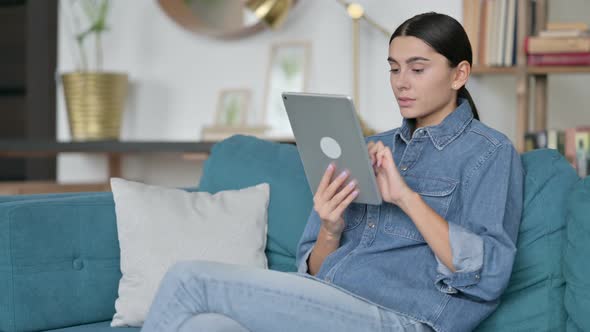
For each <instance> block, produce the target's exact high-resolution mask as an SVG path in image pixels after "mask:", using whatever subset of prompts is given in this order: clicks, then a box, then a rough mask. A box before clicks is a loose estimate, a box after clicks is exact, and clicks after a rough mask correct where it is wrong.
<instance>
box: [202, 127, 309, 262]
mask: <svg viewBox="0 0 590 332" xmlns="http://www.w3.org/2000/svg"><path fill="white" fill-rule="evenodd" d="M262 182H267V183H269V184H270V201H269V206H268V236H267V245H266V256H267V258H268V265H269V268H271V269H273V270H278V271H296V270H297V269H296V267H295V254H296V250H297V243H298V242H299V238H300V237H301V234H302V233H303V229H304V228H305V224H306V223H307V219H308V217H309V214H310V212H311V208H312V201H313V197H312V194H311V191H310V189H309V185H308V184H307V178H306V177H305V172H304V170H303V165H302V163H301V159H300V158H299V153H298V152H297V148H296V147H295V146H294V145H291V144H279V143H273V142H269V141H265V140H260V139H257V138H254V137H250V136H242V135H236V136H233V137H231V138H229V139H226V140H224V141H223V142H220V143H218V144H216V145H215V146H214V147H213V150H212V153H211V155H210V156H209V158H208V159H207V161H206V163H205V165H204V168H203V174H202V176H201V181H200V183H199V190H202V191H206V192H210V193H216V192H218V191H222V190H231V189H241V188H244V187H249V186H253V185H256V184H259V183H262Z"/></svg>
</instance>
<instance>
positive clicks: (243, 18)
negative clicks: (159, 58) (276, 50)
mask: <svg viewBox="0 0 590 332" xmlns="http://www.w3.org/2000/svg"><path fill="white" fill-rule="evenodd" d="M158 2H159V4H160V7H162V9H163V10H164V12H166V14H167V15H168V16H169V17H170V18H172V20H174V21H175V22H176V23H177V24H179V25H180V26H182V27H183V28H185V29H187V30H189V31H191V32H193V33H198V34H201V35H207V36H211V37H215V38H222V39H234V38H240V37H245V36H249V35H251V34H253V33H255V32H258V31H261V30H263V29H264V28H266V27H271V28H278V27H280V26H281V24H282V23H283V22H284V20H285V19H286V17H287V14H288V12H289V10H290V9H291V8H292V7H293V6H294V5H295V4H296V3H297V2H298V0H158Z"/></svg>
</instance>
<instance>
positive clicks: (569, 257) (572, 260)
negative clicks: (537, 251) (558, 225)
mask: <svg viewBox="0 0 590 332" xmlns="http://www.w3.org/2000/svg"><path fill="white" fill-rule="evenodd" d="M567 222H568V225H567V241H566V245H565V259H564V266H563V272H564V273H563V274H564V277H565V280H566V286H565V308H566V310H567V313H568V320H567V325H566V328H567V331H568V332H575V331H590V278H588V276H590V259H588V257H590V176H589V177H586V178H585V179H584V180H580V181H578V183H576V185H575V186H574V188H573V189H572V191H571V193H570V198H569V200H568V221H567Z"/></svg>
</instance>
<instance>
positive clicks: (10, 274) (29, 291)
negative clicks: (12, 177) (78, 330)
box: [0, 193, 121, 332]
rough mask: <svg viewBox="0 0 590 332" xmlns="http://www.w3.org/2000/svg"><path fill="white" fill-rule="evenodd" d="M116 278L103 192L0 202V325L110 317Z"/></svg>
mask: <svg viewBox="0 0 590 332" xmlns="http://www.w3.org/2000/svg"><path fill="white" fill-rule="evenodd" d="M120 278H121V273H120V270H119V244H118V241H117V229H116V222H115V210H114V204H113V199H112V195H111V194H110V193H101V194H94V195H82V196H70V197H59V198H54V199H50V198H48V199H36V200H35V199H33V200H20V201H13V202H5V203H2V204H0V290H2V291H1V294H0V331H2V332H12V331H38V330H46V329H50V328H59V327H63V326H72V325H77V324H83V323H86V322H97V321H104V320H110V319H111V318H112V316H113V314H114V312H115V309H114V303H115V299H116V297H117V285H118V283H119V279H120Z"/></svg>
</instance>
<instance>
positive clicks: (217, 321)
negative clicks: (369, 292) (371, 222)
mask: <svg viewBox="0 0 590 332" xmlns="http://www.w3.org/2000/svg"><path fill="white" fill-rule="evenodd" d="M375 286H376V287H378V285H375ZM392 296H395V295H394V294H392ZM142 331H143V332H151V331H187V332H188V331H208V332H214V331H232V332H247V331H251V332H266V331H269V332H270V331H272V332H275V331H355V332H356V331H416V332H422V331H432V329H431V328H430V327H429V326H427V325H426V324H422V323H420V322H418V321H415V320H413V319H411V318H410V317H406V316H404V315H401V314H398V313H395V312H393V311H391V310H387V309H385V308H383V307H379V306H377V305H375V304H373V303H370V302H367V301H366V300H364V299H362V298H360V297H358V296H355V295H353V294H350V293H348V292H346V291H343V290H341V289H339V288H336V287H332V286H330V285H327V284H324V283H322V282H319V281H317V280H314V279H311V278H306V277H302V276H300V275H297V274H294V273H284V272H277V271H272V270H263V269H254V268H248V267H242V266H235V265H228V264H221V263H213V262H203V261H200V262H182V263H178V264H176V265H175V266H173V267H172V268H171V269H170V270H169V271H168V273H167V274H166V276H165V277H164V279H163V280H162V283H161V284H160V289H159V290H158V292H157V294H156V296H155V298H154V302H153V303H152V306H151V308H150V311H149V313H148V316H147V318H146V321H145V323H144V325H143V328H142Z"/></svg>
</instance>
